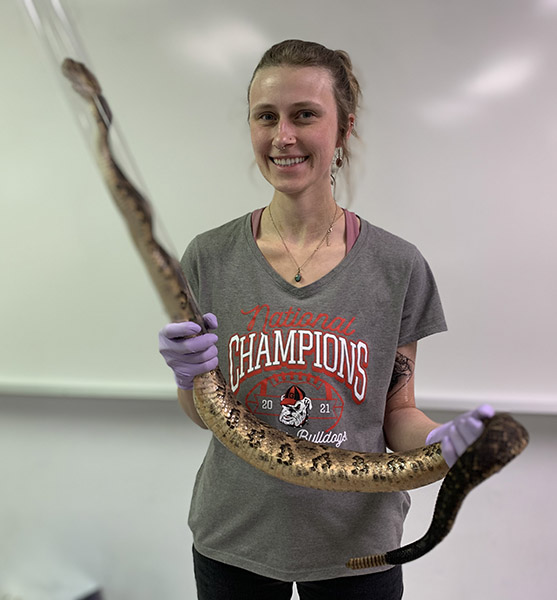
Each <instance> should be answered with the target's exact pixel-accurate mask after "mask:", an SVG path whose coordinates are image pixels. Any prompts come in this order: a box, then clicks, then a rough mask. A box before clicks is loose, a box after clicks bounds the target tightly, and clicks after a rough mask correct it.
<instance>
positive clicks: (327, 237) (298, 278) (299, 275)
mask: <svg viewBox="0 0 557 600" xmlns="http://www.w3.org/2000/svg"><path fill="white" fill-rule="evenodd" d="M268 208H269V216H270V217H271V222H272V224H273V227H274V228H275V230H276V232H277V233H278V235H279V237H280V239H281V241H282V244H283V246H284V248H285V249H286V252H287V253H288V256H290V258H291V259H292V262H293V263H294V264H295V265H296V268H297V269H298V270H297V271H296V275H294V281H295V282H296V283H300V281H302V269H303V268H304V267H305V266H306V265H307V264H308V262H309V261H310V260H311V259H312V258H313V257H314V255H315V253H316V252H317V251H318V250H319V248H321V246H322V245H323V244H324V242H325V240H327V246H330V245H331V240H330V235H331V232H332V231H333V225H334V224H335V223H336V221H337V209H338V206H337V205H336V204H335V214H334V215H333V220H332V221H331V224H330V225H329V227H328V228H327V231H326V232H325V235H324V236H323V239H322V240H321V241H320V242H319V244H318V245H317V248H316V249H315V250H314V251H313V252H312V253H311V254H310V255H309V257H308V258H307V259H306V260H305V261H304V262H303V263H302V264H301V265H299V264H298V263H297V262H296V259H295V258H294V256H292V252H290V250H289V249H288V246H287V245H286V242H285V241H284V238H283V237H282V234H281V232H280V231H279V228H278V227H277V224H276V223H275V220H274V219H273V213H272V212H271V205H270V204H269V207H268ZM340 214H341V215H342V210H341V211H340ZM339 218H340V216H339Z"/></svg>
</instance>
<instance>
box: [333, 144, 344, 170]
mask: <svg viewBox="0 0 557 600" xmlns="http://www.w3.org/2000/svg"><path fill="white" fill-rule="evenodd" d="M343 154H344V153H343V151H342V148H337V149H336V154H335V165H336V167H337V169H340V168H341V167H342V165H343V164H344V156H343Z"/></svg>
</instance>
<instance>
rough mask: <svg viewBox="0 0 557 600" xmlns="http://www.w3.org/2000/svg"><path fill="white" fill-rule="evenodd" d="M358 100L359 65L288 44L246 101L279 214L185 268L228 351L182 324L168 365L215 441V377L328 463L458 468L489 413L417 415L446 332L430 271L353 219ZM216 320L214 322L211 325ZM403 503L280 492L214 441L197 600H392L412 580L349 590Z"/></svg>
mask: <svg viewBox="0 0 557 600" xmlns="http://www.w3.org/2000/svg"><path fill="white" fill-rule="evenodd" d="M359 96H360V88H359V85H358V82H357V80H356V78H355V76H354V74H353V72H352V65H351V61H350V58H349V57H348V55H347V54H346V53H344V52H341V51H332V50H329V49H327V48H325V47H323V46H321V45H319V44H315V43H311V42H302V41H297V40H288V41H285V42H282V43H280V44H277V45H275V46H273V47H272V48H270V49H269V50H268V51H267V52H266V53H265V54H264V56H263V58H262V59H261V61H260V63H259V65H258V66H257V67H256V69H255V72H254V75H253V77H252V80H251V83H250V86H249V91H248V101H249V126H250V132H251V139H252V145H253V150H254V154H255V159H256V161H257V164H258V166H259V169H260V171H261V173H262V174H263V176H264V177H265V179H266V180H267V181H268V182H269V183H270V184H271V185H272V186H273V188H274V193H273V197H272V200H271V202H270V203H269V205H268V206H267V207H265V208H264V209H259V210H256V211H254V212H253V213H251V214H249V215H245V216H243V217H240V218H239V219H236V220H234V221H232V222H230V223H227V224H225V225H223V226H222V227H219V228H217V229H215V230H212V231H209V232H207V233H205V234H202V235H200V236H198V237H197V238H196V239H195V240H194V241H193V242H192V243H191V244H190V246H189V247H188V249H187V250H186V252H185V254H184V257H183V260H182V266H183V269H184V272H185V274H186V276H187V278H188V280H189V281H190V284H191V285H192V288H193V290H194V293H195V295H196V297H197V298H198V300H199V303H200V305H201V306H202V307H204V309H205V310H208V311H211V313H209V314H207V315H206V317H205V318H206V321H207V325H208V327H209V328H210V329H215V328H216V326H217V321H216V317H215V316H214V314H216V315H218V318H219V321H220V326H219V337H218V338H217V336H216V335H215V334H214V333H207V334H205V335H202V336H199V337H196V338H192V339H184V338H185V337H187V336H188V335H191V334H193V333H198V332H199V327H198V326H197V325H195V324H193V323H180V324H170V325H168V326H167V327H165V328H164V329H163V330H162V331H161V334H160V351H161V353H162V354H163V356H164V357H165V359H166V361H167V363H168V364H169V366H171V368H172V369H173V371H174V373H175V376H176V381H177V384H178V388H179V390H178V397H179V400H180V403H181V405H182V406H183V408H184V410H185V412H186V413H187V414H188V415H189V416H190V417H191V418H192V419H193V420H194V421H195V422H196V423H197V424H198V425H200V426H201V427H204V424H203V422H202V421H201V419H200V418H199V416H198V415H197V412H196V410H195V407H194V404H193V395H192V392H191V388H192V381H193V377H194V376H195V375H197V374H199V373H203V372H206V371H208V370H210V369H213V368H215V367H216V365H217V363H218V362H219V357H220V365H221V368H222V369H223V373H224V374H225V376H226V377H227V378H228V381H229V384H230V386H231V389H232V391H233V392H234V393H235V394H237V395H238V397H239V398H240V399H241V401H242V402H244V403H245V405H246V406H248V407H249V409H250V410H251V411H252V412H254V413H255V414H257V415H258V416H259V418H261V419H262V420H265V421H267V422H268V423H270V424H272V425H273V426H275V427H278V428H279V429H282V430H284V431H287V432H289V433H290V434H292V435H294V436H297V437H300V438H303V439H307V440H310V441H315V442H319V443H324V444H328V445H332V446H337V447H343V448H349V449H353V450H358V451H366V452H383V451H384V450H385V446H388V447H389V448H391V449H392V450H395V451H404V450H408V449H411V448H415V447H418V446H422V445H424V444H425V443H426V440H427V442H428V443H432V442H433V441H437V440H442V447H443V455H444V457H445V459H446V460H447V462H449V463H450V464H452V463H453V462H454V461H455V460H456V458H457V456H458V455H459V454H460V453H462V452H463V451H464V449H465V448H466V447H467V446H468V445H469V444H470V443H472V442H473V441H474V440H475V439H476V438H477V436H478V435H479V433H480V431H481V429H482V424H481V421H480V420H479V419H480V417H481V416H483V415H489V414H491V412H492V411H491V409H490V407H480V409H478V410H476V411H474V412H471V413H467V414H466V415H463V416H462V417H459V418H458V419H456V420H455V422H451V423H448V424H445V425H443V426H439V425H438V424H437V423H434V422H433V421H431V420H430V419H429V418H428V417H426V415H424V414H423V413H422V412H421V411H420V410H418V409H417V408H416V406H415V401H414V365H415V361H416V345H417V340H418V339H420V338H423V337H425V336H427V335H431V334H433V333H437V332H440V331H444V330H445V329H446V326H445V320H444V317H443V311H442V308H441V303H440V300H439V297H438V293H437V289H436V286H435V282H434V279H433V276H432V274H431V272H430V269H429V267H428V265H427V263H426V261H425V260H424V258H423V257H422V255H421V254H420V253H419V251H418V250H417V249H416V248H415V246H413V245H411V244H409V243H408V242H405V241H404V240H402V239H400V238H398V237H396V236H394V235H392V234H390V233H387V232H385V231H383V230H381V229H379V228H377V227H374V226H373V225H371V224H370V223H368V222H367V221H365V220H364V219H360V218H359V217H357V216H356V215H355V214H354V213H351V212H350V211H348V210H343V209H341V208H340V207H339V206H338V205H337V203H336V202H335V198H334V193H333V191H334V185H332V183H334V175H335V173H336V172H337V171H338V170H339V169H340V168H342V167H343V166H344V165H346V163H347V161H348V159H349V156H350V153H349V148H348V142H349V139H350V138H351V136H352V135H355V130H354V127H355V120H356V113H357V105H358V100H359ZM212 313H214V314H212ZM408 507H409V498H408V494H406V493H390V494H361V493H351V492H347V493H344V492H327V491H321V490H313V489H308V488H305V487H300V486H296V485H290V484H287V483H284V482H282V481H279V480H277V479H274V478H272V477H269V476H267V475H265V474H263V473H261V472H259V471H258V470H257V469H254V468H253V467H251V466H249V465H247V464H246V463H245V462H243V461H242V460H240V459H239V458H237V457H236V456H234V455H232V454H231V453H230V452H229V451H228V450H226V449H225V448H224V447H223V446H222V445H221V444H220V443H219V442H218V441H216V440H215V439H214V438H213V440H212V441H211V444H210V446H209V449H208V452H207V455H206V457H205V460H204V462H203V465H202V467H201V469H200V471H199V473H198V476H197V480H196V484H195V489H194V492H193V499H192V504H191V509H190V518H189V523H190V527H191V529H192V531H193V535H194V563H195V573H196V581H197V586H198V594H199V596H198V597H199V598H201V599H204V600H205V599H211V600H216V599H220V598H227V599H229V598H231V599H236V598H249V599H253V598H263V599H265V600H269V599H274V598H277V599H278V598H285V599H287V598H290V596H291V589H292V583H291V582H293V581H296V582H297V586H298V590H299V594H300V598H301V599H302V600H303V599H306V598H319V599H320V600H324V599H327V598H340V597H342V598H343V599H347V600H350V599H356V598H378V599H383V600H386V599H389V600H394V599H398V598H401V597H402V574H401V569H400V568H399V567H394V568H383V570H381V569H374V570H373V569H372V570H369V571H367V572H365V571H364V572H363V574H362V573H361V572H360V573H348V572H347V569H346V568H345V566H344V565H345V563H346V560H347V559H348V558H349V557H350V556H358V555H363V554H370V553H374V552H382V551H385V550H388V549H392V548H396V547H398V546H399V545H400V539H401V535H402V524H403V521H404V518H405V516H406V513H407V511H408Z"/></svg>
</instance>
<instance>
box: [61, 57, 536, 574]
mask: <svg viewBox="0 0 557 600" xmlns="http://www.w3.org/2000/svg"><path fill="white" fill-rule="evenodd" d="M62 72H63V74H64V75H65V77H66V78H67V79H68V80H69V81H70V82H71V83H72V86H73V88H74V90H75V91H76V92H77V93H78V94H79V95H80V96H82V97H83V99H84V100H85V101H86V102H87V104H88V106H89V109H90V110H91V113H92V116H93V118H94V120H95V122H96V125H97V137H96V159H97V162H98V166H99V168H100V171H101V173H102V176H103V179H104V181H105V183H106V185H107V187H108V189H109V191H110V193H111V195H112V197H113V199H114V201H115V203H116V205H117V206H118V208H119V210H120V211H121V213H122V215H123V217H124V219H125V220H126V223H127V225H128V228H129V231H130V234H131V236H132V239H133V241H134V243H135V245H136V247H137V249H138V251H139V253H140V255H141V256H142V258H143V261H144V263H145V265H146V268H147V270H148V272H149V275H150V277H151V279H152V281H153V283H154V285H155V287H156V289H157V291H158V293H159V296H160V298H161V300H162V302H163V304H164V307H165V310H166V312H167V314H168V316H169V317H170V319H171V320H172V321H175V322H178V321H185V320H193V321H195V322H196V323H198V324H199V325H200V326H201V327H202V331H205V327H204V323H203V317H202V313H201V311H200V309H199V307H198V306H197V303H196V301H195V298H194V297H193V295H192V293H191V291H190V288H189V285H188V283H187V281H186V280H185V277H184V275H183V272H182V270H181V268H180V264H179V262H178V261H177V260H176V259H175V258H173V257H172V256H170V255H169V253H168V252H167V251H166V250H164V248H162V246H161V245H160V244H159V242H158V241H157V240H156V238H155V236H154V234H153V223H152V221H153V219H152V213H151V208H150V205H149V203H148V202H147V200H146V199H145V198H144V197H143V196H142V195H141V193H140V192H139V191H138V190H137V189H136V188H135V187H134V186H133V184H132V183H131V182H130V181H129V180H128V178H127V177H126V176H125V174H124V173H123V172H122V170H121V168H120V167H119V165H118V163H117V162H116V160H115V158H114V156H113V152H112V150H111V147H110V142H109V129H110V124H111V121H112V115H111V112H110V108H109V106H108V104H107V102H106V100H105V98H104V97H103V95H102V90H101V87H100V85H99V83H98V81H97V79H96V77H95V76H94V75H93V74H92V73H91V72H90V71H89V70H88V69H87V67H86V66H85V65H83V64H82V63H80V62H77V61H75V60H73V59H71V58H67V59H65V60H64V62H63V64H62ZM194 401H195V406H196V409H197V411H198V413H199V415H200V417H201V418H202V419H203V421H204V422H205V424H206V425H207V427H208V428H209V429H210V430H212V432H213V433H214V435H215V436H216V437H217V439H218V440H219V441H220V442H221V443H222V444H224V446H226V448H228V449H229V450H230V451H231V452H233V453H234V454H236V455H237V456H239V457H240V458H242V459H243V460H245V461H246V462H248V463H249V464H250V465H252V466H254V467H256V468H258V469H260V470H262V471H264V472H265V473H267V474H269V475H272V476H274V477H277V478H279V479H282V480H283V481H287V482H290V483H294V484H297V485H303V486H307V487H312V488H317V489H323V490H332V491H357V492H392V491H401V490H410V489H415V488H417V487H421V486H424V485H428V484H430V483H432V482H434V481H438V480H440V479H442V478H443V477H445V475H447V472H448V466H447V464H446V463H445V461H444V459H443V457H442V454H441V447H440V444H439V443H435V444H432V445H430V446H426V447H423V448H417V449H415V450H412V451H408V452H404V453H361V452H355V451H351V450H345V449H341V448H332V447H329V446H325V445H322V444H314V443H311V442H307V441H304V440H301V439H298V438H295V437H293V436H290V435H288V434H287V433H284V432H282V431H280V430H278V429H275V428H274V427H271V426H269V425H267V424H266V423H263V422H261V421H260V420H259V419H257V418H256V417H255V415H253V414H252V413H251V412H249V410H248V409H247V408H246V407H245V406H244V405H242V404H241V403H240V402H239V400H238V399H237V398H236V397H235V396H234V395H233V394H232V392H231V391H230V388H229V387H228V385H227V383H226V381H225V378H224V377H223V375H222V373H221V371H220V369H218V368H217V369H216V370H214V371H210V372H209V373H206V374H204V375H199V376H197V377H196V378H195V380H194ZM527 442H528V434H527V432H526V430H525V429H524V428H523V427H522V426H521V425H520V424H519V423H517V422H516V421H515V420H514V419H513V418H512V417H510V416H509V415H500V414H497V415H495V416H494V417H493V418H492V419H490V420H486V422H485V430H484V433H483V435H482V436H481V437H480V439H478V440H477V441H476V442H475V443H474V444H473V445H472V446H471V447H470V448H469V449H468V450H467V451H466V452H465V454H464V455H463V456H462V457H461V458H460V459H459V460H458V461H457V463H456V464H455V465H454V466H453V468H452V469H451V470H450V471H449V472H448V475H447V477H446V479H445V482H444V483H443V486H442V488H441V490H440V493H439V496H438V502H437V505H436V510H435V515H434V522H433V524H432V526H431V528H430V531H429V532H428V534H426V536H425V538H427V539H426V540H425V541H421V540H420V541H419V542H416V544H414V545H410V547H405V548H402V549H399V550H395V551H394V552H388V553H387V554H386V555H378V556H370V557H364V558H355V559H351V561H349V563H348V564H347V566H348V567H350V568H368V567H373V566H379V565H383V564H397V562H408V561H409V560H413V558H417V557H418V556H421V555H423V554H424V553H425V552H427V551H428V550H430V549H431V548H432V547H433V546H434V545H435V544H436V543H438V542H439V541H440V540H441V539H442V538H443V537H444V535H446V533H447V532H448V531H449V530H450V528H451V526H452V523H453V521H454V518H455V516H456V513H457V512H458V508H459V507H460V504H461V503H462V501H463V499H464V497H465V496H466V494H467V493H468V492H469V491H470V489H472V487H474V486H476V485H478V484H479V483H480V482H482V481H483V480H485V479H486V478H487V477H489V476H490V475H491V474H492V473H494V472H496V471H498V470H500V469H501V468H502V467H503V466H504V465H505V464H507V462H509V460H511V459H512V458H513V457H514V456H516V455H517V454H519V453H520V452H521V451H522V450H523V449H524V447H525V446H526V444H527ZM397 553H398V554H397ZM392 561H394V562H392Z"/></svg>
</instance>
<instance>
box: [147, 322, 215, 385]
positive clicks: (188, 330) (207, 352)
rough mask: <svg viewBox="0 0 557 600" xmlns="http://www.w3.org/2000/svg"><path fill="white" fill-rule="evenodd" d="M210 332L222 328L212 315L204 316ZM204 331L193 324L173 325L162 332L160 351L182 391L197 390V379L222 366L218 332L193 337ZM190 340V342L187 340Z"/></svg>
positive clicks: (160, 333) (167, 326) (170, 324)
mask: <svg viewBox="0 0 557 600" xmlns="http://www.w3.org/2000/svg"><path fill="white" fill-rule="evenodd" d="M203 320H204V322H205V325H206V326H207V329H216V328H217V327H218V322H217V318H216V317H215V315H213V314H211V313H207V314H205V315H203ZM200 331H201V327H199V325H198V324H197V323H193V322H192V321H184V322H183V323H169V324H168V325H166V326H165V327H163V328H162V329H161V331H160V332H159V352H160V353H161V354H162V356H163V358H164V360H165V361H166V364H167V365H168V366H169V367H170V368H171V369H172V370H173V371H174V378H175V379H176V384H177V385H178V387H179V388H182V389H183V390H191V389H193V378H194V377H195V376H196V375H201V374H202V373H207V372H208V371H212V370H213V369H216V368H217V365H218V364H219V359H218V356H217V354H218V351H217V347H216V345H215V344H216V343H217V340H218V337H217V336H216V335H215V334H214V333H205V334H203V335H199V336H197V337H189V336H191V335H195V334H196V333H199V332H200ZM186 338H187V339H186Z"/></svg>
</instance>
